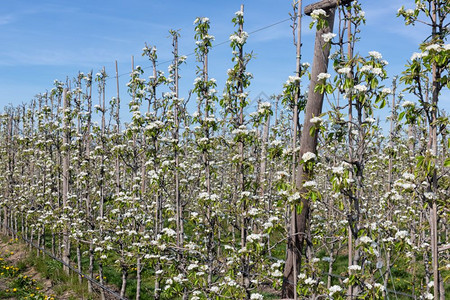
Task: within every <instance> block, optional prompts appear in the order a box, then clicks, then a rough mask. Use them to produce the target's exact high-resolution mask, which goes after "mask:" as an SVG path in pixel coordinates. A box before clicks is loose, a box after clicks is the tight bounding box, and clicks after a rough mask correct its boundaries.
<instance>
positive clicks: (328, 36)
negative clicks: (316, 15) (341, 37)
mask: <svg viewBox="0 0 450 300" xmlns="http://www.w3.org/2000/svg"><path fill="white" fill-rule="evenodd" d="M335 36H336V33H331V32H328V33H324V34H322V38H323V40H324V41H325V43H328V42H329V41H331V40H332V39H333V38H334V37H335Z"/></svg>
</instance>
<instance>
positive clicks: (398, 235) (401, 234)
mask: <svg viewBox="0 0 450 300" xmlns="http://www.w3.org/2000/svg"><path fill="white" fill-rule="evenodd" d="M407 236H408V231H406V230H400V231H397V232H396V233H395V238H396V239H404V238H406V237H407Z"/></svg>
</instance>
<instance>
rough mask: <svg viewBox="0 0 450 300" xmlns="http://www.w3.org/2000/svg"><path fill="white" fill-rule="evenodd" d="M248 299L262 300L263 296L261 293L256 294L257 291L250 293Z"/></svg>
mask: <svg viewBox="0 0 450 300" xmlns="http://www.w3.org/2000/svg"><path fill="white" fill-rule="evenodd" d="M250 299H251V300H263V299H264V296H263V295H261V294H258V293H252V294H251V295H250Z"/></svg>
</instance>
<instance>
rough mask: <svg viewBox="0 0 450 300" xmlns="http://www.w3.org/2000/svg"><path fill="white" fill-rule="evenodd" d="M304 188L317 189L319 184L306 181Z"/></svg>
mask: <svg viewBox="0 0 450 300" xmlns="http://www.w3.org/2000/svg"><path fill="white" fill-rule="evenodd" d="M303 187H305V188H316V187H317V182H315V181H314V180H311V181H305V182H304V183H303Z"/></svg>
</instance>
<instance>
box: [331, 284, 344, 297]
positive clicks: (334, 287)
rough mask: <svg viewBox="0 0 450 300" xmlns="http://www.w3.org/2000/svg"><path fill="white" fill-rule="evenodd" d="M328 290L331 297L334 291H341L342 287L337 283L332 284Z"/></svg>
mask: <svg viewBox="0 0 450 300" xmlns="http://www.w3.org/2000/svg"><path fill="white" fill-rule="evenodd" d="M329 291H330V294H329V295H330V297H331V296H332V295H333V294H334V293H336V292H340V291H342V288H341V287H340V286H339V285H333V286H332V287H330V289H329Z"/></svg>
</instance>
